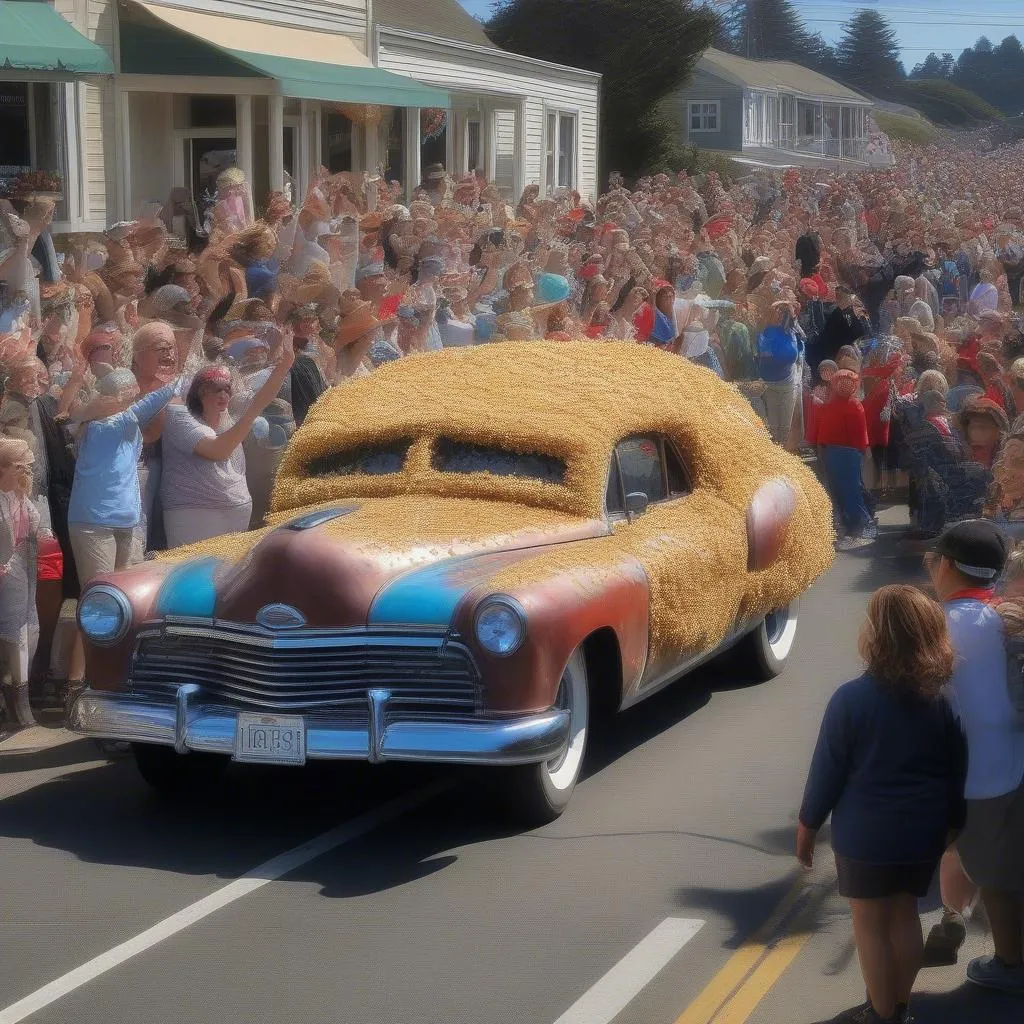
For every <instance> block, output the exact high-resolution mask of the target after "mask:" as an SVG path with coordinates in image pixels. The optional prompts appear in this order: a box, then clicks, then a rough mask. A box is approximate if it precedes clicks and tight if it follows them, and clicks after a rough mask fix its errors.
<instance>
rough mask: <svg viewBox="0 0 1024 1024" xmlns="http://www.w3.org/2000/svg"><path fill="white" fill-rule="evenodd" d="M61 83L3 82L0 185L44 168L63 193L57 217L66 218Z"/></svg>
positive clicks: (0, 84) (55, 188)
mask: <svg viewBox="0 0 1024 1024" xmlns="http://www.w3.org/2000/svg"><path fill="white" fill-rule="evenodd" d="M60 90H61V86H60V85H58V84H56V83H53V82H0V188H3V189H4V190H6V188H7V187H8V186H9V185H10V184H11V183H12V182H13V180H14V179H15V178H17V177H18V176H19V175H22V174H25V173H26V172H29V171H37V172H45V175H46V177H49V178H50V181H49V182H48V183H47V184H52V186H53V188H46V189H45V190H44V191H48V192H58V194H59V195H60V196H61V197H62V198H61V199H60V200H58V202H57V208H56V210H55V211H54V219H55V220H58V221H60V220H66V219H67V200H66V197H65V183H66V181H67V167H66V166H65V155H64V147H63V145H62V135H63V128H62V127H61V126H62V123H63V122H62V115H61V106H62V100H61V91H60Z"/></svg>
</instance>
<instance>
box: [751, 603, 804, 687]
mask: <svg viewBox="0 0 1024 1024" xmlns="http://www.w3.org/2000/svg"><path fill="white" fill-rule="evenodd" d="M798 609H799V605H798V603H797V602H796V601H794V602H793V603H792V604H789V605H786V607H785V608H779V609H778V610H777V611H774V612H770V613H769V614H768V615H766V616H765V617H764V619H762V620H761V623H760V624H759V625H758V627H757V628H756V629H755V630H754V631H753V632H752V633H748V634H747V636H746V637H744V638H743V640H742V641H741V642H740V644H739V645H738V646H737V648H736V653H737V654H738V656H739V658H740V660H741V663H742V665H743V670H744V671H745V672H746V673H747V674H748V675H751V676H753V677H754V678H755V679H757V680H759V681H760V682H767V681H768V680H769V679H774V678H775V677H776V676H777V675H778V674H779V673H780V672H781V671H782V670H783V668H785V665H786V660H787V659H788V658H789V655H790V652H791V651H792V650H793V641H794V640H795V639H796V627H797V612H798Z"/></svg>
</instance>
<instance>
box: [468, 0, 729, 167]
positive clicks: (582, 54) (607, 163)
mask: <svg viewBox="0 0 1024 1024" xmlns="http://www.w3.org/2000/svg"><path fill="white" fill-rule="evenodd" d="M640 6H641V5H639V4H638V3H637V2H636V0H501V2H500V3H499V4H498V5H497V7H496V9H495V12H494V16H493V17H492V18H491V20H490V21H489V22H488V23H487V26H486V28H487V34H488V35H489V36H490V38H491V39H492V40H494V42H495V43H496V44H497V45H498V46H501V47H504V48H505V49H508V50H511V51H513V52H515V53H522V54H526V55H527V56H528V57H537V58H539V59H541V60H548V61H553V62H555V63H558V64H568V65H570V66H572V67H577V68H586V69H588V70H590V71H599V72H600V73H601V74H602V75H603V76H604V80H603V82H602V83H601V127H602V132H601V147H602V152H601V157H602V170H603V172H607V171H609V170H619V171H622V173H623V174H625V175H626V176H627V177H632V176H634V175H637V174H640V173H642V172H644V171H645V170H646V169H647V168H648V167H649V166H650V165H651V164H652V163H653V162H655V161H657V160H658V159H659V158H660V157H661V156H662V155H663V153H664V151H665V150H666V148H667V147H668V146H669V145H670V140H671V136H672V131H673V130H674V129H675V128H677V127H678V126H675V125H671V124H670V123H668V122H666V121H665V120H663V119H662V118H661V117H660V116H659V112H658V109H657V108H658V105H659V103H660V102H661V100H662V99H664V98H665V97H666V96H668V95H669V93H671V92H674V91H675V90H677V89H679V88H680V87H681V86H682V85H683V84H684V83H685V82H686V81H687V79H688V78H689V77H690V75H691V74H692V73H693V69H694V67H695V66H696V64H697V61H698V60H699V59H700V56H701V54H702V53H703V52H704V51H705V50H706V49H707V48H708V47H709V46H710V45H711V44H712V42H713V41H714V39H715V33H716V31H717V30H718V17H717V15H716V14H715V13H714V12H712V11H711V10H710V9H709V8H707V7H704V6H699V7H695V6H692V5H691V4H689V3H687V2H686V0H644V3H643V5H642V8H643V9H642V11H638V7H640ZM638 14H642V15H643V18H642V20H639V19H638ZM603 178H604V173H603V174H602V179H603Z"/></svg>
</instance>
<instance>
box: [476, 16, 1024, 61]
mask: <svg viewBox="0 0 1024 1024" xmlns="http://www.w3.org/2000/svg"><path fill="white" fill-rule="evenodd" d="M459 2H460V3H461V4H462V6H463V7H465V8H466V10H467V11H469V12H470V14H473V15H475V16H476V17H478V18H484V19H486V18H487V17H488V16H489V14H490V11H491V7H492V6H493V0H459ZM556 2H557V0H556ZM642 3H643V0H637V4H638V6H639V5H641V4H642ZM795 6H796V7H797V8H798V9H799V11H800V14H801V16H802V17H803V19H804V23H805V24H806V25H807V27H808V29H809V30H810V31H812V32H821V34H822V35H823V36H824V37H825V39H826V40H828V41H829V42H835V41H836V40H837V39H838V38H839V36H840V35H841V34H842V23H843V22H844V21H846V20H847V19H848V18H849V17H850V15H851V14H852V13H853V12H854V11H856V10H857V9H858V8H863V7H873V8H875V9H876V10H879V11H881V12H882V13H883V14H884V15H885V16H886V17H887V18H888V19H889V21H890V23H891V24H892V26H893V28H895V29H896V33H897V35H898V36H899V40H900V45H901V46H902V48H903V63H904V64H905V65H906V67H907V70H908V71H909V70H910V69H911V68H912V67H913V66H914V65H915V64H919V63H920V62H921V61H922V60H924V58H925V57H927V56H928V53H929V51H930V50H934V51H935V52H936V53H939V54H942V53H943V52H945V51H947V50H948V51H949V52H950V53H952V54H953V55H954V56H959V55H960V51H961V50H963V49H964V48H965V47H967V46H972V45H973V44H974V42H975V41H976V40H977V39H978V37H979V36H982V35H985V36H988V38H989V39H991V40H992V42H993V43H998V42H999V41H1000V40H1001V39H1002V38H1003V37H1004V36H1008V35H1013V34H1016V35H1017V36H1018V37H1019V38H1020V39H1021V41H1022V42H1024V0H975V2H974V3H972V4H966V3H963V2H962V0H876V2H870V0H868V2H863V0H862V2H861V3H847V2H845V0H807V2H803V0H797V2H796V3H795Z"/></svg>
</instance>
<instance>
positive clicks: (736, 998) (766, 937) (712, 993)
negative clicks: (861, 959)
mask: <svg viewBox="0 0 1024 1024" xmlns="http://www.w3.org/2000/svg"><path fill="white" fill-rule="evenodd" d="M810 892H811V886H810V885H809V884H808V882H807V880H806V878H805V877H804V876H803V875H800V876H798V877H797V878H796V879H795V880H794V882H793V884H792V886H791V887H790V889H789V891H788V892H787V893H786V895H785V897H784V898H783V900H782V902H781V903H780V904H779V905H778V907H776V909H775V911H774V912H773V913H772V915H771V917H769V919H768V920H767V921H766V922H765V923H764V925H763V926H762V927H761V928H759V929H758V930H757V932H755V933H754V934H753V935H752V936H751V937H750V938H749V939H747V941H746V942H744V943H743V945H742V946H740V948H739V949H737V950H736V952H735V953H733V955H732V956H731V957H730V958H729V961H728V963H726V965H725V966H724V967H723V968H722V969H721V970H720V971H719V972H718V974H716V975H715V976H714V977H713V978H712V979H711V981H710V982H709V983H708V985H707V987H706V988H705V989H704V991H703V992H701V994H700V995H699V996H698V997H697V998H696V999H695V1000H694V1001H693V1002H692V1003H691V1004H690V1005H689V1006H688V1007H687V1008H686V1009H685V1010H684V1011H683V1013H682V1015H681V1016H680V1017H679V1019H678V1020H677V1021H676V1024H745V1022H746V1021H747V1020H748V1019H749V1018H750V1015H751V1014H752V1013H753V1012H754V1010H755V1009H756V1008H757V1006H758V1004H759V1003H760V1002H761V1000H762V999H764V997H765V996H766V995H767V994H768V993H769V992H770V991H771V989H772V988H773V987H774V986H775V985H776V984H777V983H778V981H779V979H780V978H781V977H782V975H783V974H784V973H785V972H786V970H787V969H788V968H789V966H790V964H792V962H793V961H794V960H795V959H796V958H797V956H798V955H799V954H800V951H801V950H802V949H803V947H804V945H805V944H806V942H807V940H808V939H809V938H810V935H809V934H803V935H800V934H792V929H793V927H794V925H795V924H796V922H797V919H798V918H799V917H800V916H801V914H800V913H799V912H797V913H794V911H795V910H796V909H797V905H798V904H799V903H800V902H801V901H802V900H804V899H805V898H806V897H807V896H808V894H809V893H810ZM801 909H803V908H801Z"/></svg>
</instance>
